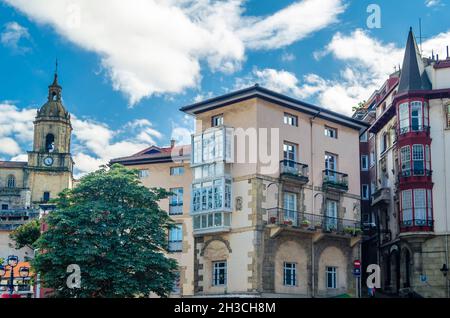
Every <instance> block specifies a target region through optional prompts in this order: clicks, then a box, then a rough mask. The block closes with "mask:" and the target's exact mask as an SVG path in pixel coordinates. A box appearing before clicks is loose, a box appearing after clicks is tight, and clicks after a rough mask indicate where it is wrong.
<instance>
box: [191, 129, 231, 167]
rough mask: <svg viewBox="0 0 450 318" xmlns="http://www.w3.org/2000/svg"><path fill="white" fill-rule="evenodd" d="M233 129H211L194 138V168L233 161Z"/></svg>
mask: <svg viewBox="0 0 450 318" xmlns="http://www.w3.org/2000/svg"><path fill="white" fill-rule="evenodd" d="M233 131H234V130H233V128H230V127H224V126H222V127H217V128H210V129H207V130H205V131H203V132H202V133H199V134H196V135H194V136H193V137H192V161H191V162H192V164H191V166H192V167H195V166H198V165H202V164H207V163H211V162H220V161H222V162H223V161H228V162H230V161H231V158H232V150H233V147H232V145H233V138H234V135H233Z"/></svg>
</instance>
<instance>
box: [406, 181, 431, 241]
mask: <svg viewBox="0 0 450 318" xmlns="http://www.w3.org/2000/svg"><path fill="white" fill-rule="evenodd" d="M400 198H401V203H400V204H401V219H400V230H401V232H408V231H432V230H433V198H432V191H431V189H425V188H423V189H422V188H416V189H408V190H403V191H401V195H400Z"/></svg>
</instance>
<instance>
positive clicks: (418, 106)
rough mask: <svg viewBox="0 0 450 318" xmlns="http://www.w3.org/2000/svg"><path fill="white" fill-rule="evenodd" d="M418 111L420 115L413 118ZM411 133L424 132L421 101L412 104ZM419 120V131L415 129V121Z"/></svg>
mask: <svg viewBox="0 0 450 318" xmlns="http://www.w3.org/2000/svg"><path fill="white" fill-rule="evenodd" d="M415 110H417V112H418V115H417V116H413V111H415ZM410 116H411V127H410V129H411V131H422V130H423V104H422V102H420V101H412V102H411V115H410ZM416 118H417V130H414V129H413V127H414V126H413V119H416Z"/></svg>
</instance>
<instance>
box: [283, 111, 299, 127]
mask: <svg viewBox="0 0 450 318" xmlns="http://www.w3.org/2000/svg"><path fill="white" fill-rule="evenodd" d="M283 121H284V124H285V125H289V126H293V127H298V117H297V116H295V115H292V114H289V113H284V118H283Z"/></svg>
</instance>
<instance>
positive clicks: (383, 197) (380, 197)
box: [372, 187, 391, 207]
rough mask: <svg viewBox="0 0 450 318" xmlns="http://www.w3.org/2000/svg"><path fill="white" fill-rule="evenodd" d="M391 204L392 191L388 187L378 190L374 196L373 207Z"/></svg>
mask: <svg viewBox="0 0 450 318" xmlns="http://www.w3.org/2000/svg"><path fill="white" fill-rule="evenodd" d="M390 202H391V189H390V188H387V187H383V188H379V189H377V190H376V191H375V192H374V194H372V206H373V207H374V206H377V205H388V204H389V203H390Z"/></svg>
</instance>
